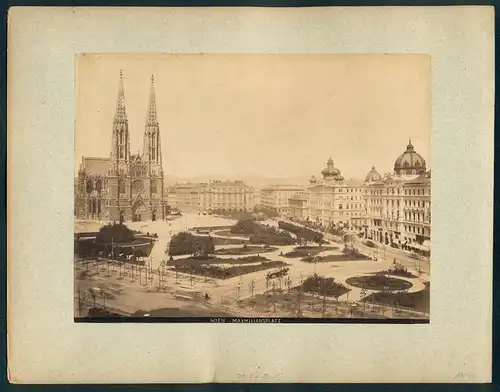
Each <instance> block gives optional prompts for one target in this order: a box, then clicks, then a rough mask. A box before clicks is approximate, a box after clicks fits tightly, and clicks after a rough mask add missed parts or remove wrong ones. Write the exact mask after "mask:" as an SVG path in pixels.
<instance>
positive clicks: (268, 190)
mask: <svg viewBox="0 0 500 392" xmlns="http://www.w3.org/2000/svg"><path fill="white" fill-rule="evenodd" d="M304 191H305V187H303V186H301V185H281V184H279V185H271V186H268V187H264V188H262V189H261V190H260V205H261V206H263V207H265V208H270V209H272V210H274V211H276V212H277V213H278V214H280V215H287V214H288V212H289V204H288V199H290V197H292V196H293V195H295V194H296V193H297V192H304Z"/></svg>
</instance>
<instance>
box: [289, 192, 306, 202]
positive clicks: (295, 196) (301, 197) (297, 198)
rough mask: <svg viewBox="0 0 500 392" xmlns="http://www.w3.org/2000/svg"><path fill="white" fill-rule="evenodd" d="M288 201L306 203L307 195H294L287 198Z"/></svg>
mask: <svg viewBox="0 0 500 392" xmlns="http://www.w3.org/2000/svg"><path fill="white" fill-rule="evenodd" d="M288 200H301V201H307V195H306V194H305V193H296V194H294V195H292V196H291V197H289V198H288Z"/></svg>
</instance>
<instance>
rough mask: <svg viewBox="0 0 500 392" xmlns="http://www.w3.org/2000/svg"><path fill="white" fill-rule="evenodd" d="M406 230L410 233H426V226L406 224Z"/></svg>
mask: <svg viewBox="0 0 500 392" xmlns="http://www.w3.org/2000/svg"><path fill="white" fill-rule="evenodd" d="M405 231H407V232H409V233H416V234H425V232H424V228H423V227H422V228H421V227H415V226H405Z"/></svg>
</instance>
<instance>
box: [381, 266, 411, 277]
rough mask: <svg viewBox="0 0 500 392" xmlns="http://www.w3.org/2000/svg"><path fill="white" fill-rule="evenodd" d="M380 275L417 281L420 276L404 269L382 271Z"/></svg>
mask: <svg viewBox="0 0 500 392" xmlns="http://www.w3.org/2000/svg"><path fill="white" fill-rule="evenodd" d="M380 273H383V274H386V275H392V276H401V277H403V278H409V279H416V278H418V276H416V275H414V274H412V273H411V272H409V271H408V270H407V269H406V268H404V267H397V268H389V269H387V270H385V271H380Z"/></svg>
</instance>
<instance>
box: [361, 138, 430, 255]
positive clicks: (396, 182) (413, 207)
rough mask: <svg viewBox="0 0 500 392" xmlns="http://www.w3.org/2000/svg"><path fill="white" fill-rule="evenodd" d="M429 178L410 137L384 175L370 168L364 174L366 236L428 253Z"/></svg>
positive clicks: (402, 247) (397, 246) (375, 240)
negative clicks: (404, 147) (391, 169)
mask: <svg viewBox="0 0 500 392" xmlns="http://www.w3.org/2000/svg"><path fill="white" fill-rule="evenodd" d="M430 194H431V177H430V172H429V171H427V166H426V162H425V159H424V158H423V157H422V156H421V155H420V154H418V153H417V152H416V151H415V148H414V146H413V144H412V143H411V140H410V141H409V143H408V145H407V146H406V150H405V151H404V152H403V153H402V154H401V155H399V156H398V157H397V159H396V160H395V162H394V171H393V173H386V174H385V175H384V176H383V177H382V176H381V175H380V174H379V173H378V172H377V171H376V170H375V168H374V167H372V170H370V172H369V173H368V174H367V175H366V178H365V187H364V196H365V206H366V220H365V227H364V232H365V238H366V239H369V240H372V241H374V242H378V243H382V244H384V245H387V246H391V247H395V248H400V249H404V250H407V251H413V252H419V253H422V254H424V255H428V254H429V253H430V230H431V227H430V222H431V215H430V211H431V200H430Z"/></svg>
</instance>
